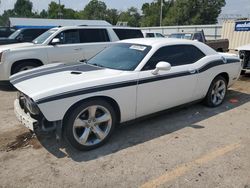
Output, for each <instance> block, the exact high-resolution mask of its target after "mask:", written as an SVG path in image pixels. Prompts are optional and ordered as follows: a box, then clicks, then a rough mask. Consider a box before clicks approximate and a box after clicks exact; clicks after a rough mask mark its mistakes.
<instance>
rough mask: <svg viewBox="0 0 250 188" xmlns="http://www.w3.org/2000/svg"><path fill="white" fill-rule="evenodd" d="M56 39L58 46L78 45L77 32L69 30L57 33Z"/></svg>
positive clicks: (76, 30)
mask: <svg viewBox="0 0 250 188" xmlns="http://www.w3.org/2000/svg"><path fill="white" fill-rule="evenodd" d="M56 38H59V39H60V44H75V43H80V37H79V30H78V29H71V30H67V31H63V32H61V33H59V34H58V35H57V36H56Z"/></svg>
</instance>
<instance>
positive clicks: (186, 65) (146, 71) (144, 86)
mask: <svg viewBox="0 0 250 188" xmlns="http://www.w3.org/2000/svg"><path fill="white" fill-rule="evenodd" d="M204 56H205V55H204V54H203V53H202V52H201V51H200V50H199V49H197V48H196V47H194V46H192V45H173V46H165V47H162V48H160V49H159V50H158V51H156V52H155V54H154V55H153V56H152V57H151V58H150V60H149V61H148V62H147V63H146V65H145V66H144V67H143V69H142V70H141V72H140V73H139V81H138V92H137V117H140V116H144V115H147V114H151V113H153V112H157V111H161V110H164V109H168V108H172V107H174V106H178V105H181V104H185V103H188V102H190V101H192V100H193V93H194V91H195V87H196V84H197V74H196V73H197V71H196V70H195V69H194V63H195V62H196V61H198V60H199V59H201V58H202V57H204ZM160 61H165V62H168V63H170V64H171V69H170V70H169V71H159V73H158V74H157V75H153V74H152V70H154V69H155V67H156V64H157V63H158V62H160Z"/></svg>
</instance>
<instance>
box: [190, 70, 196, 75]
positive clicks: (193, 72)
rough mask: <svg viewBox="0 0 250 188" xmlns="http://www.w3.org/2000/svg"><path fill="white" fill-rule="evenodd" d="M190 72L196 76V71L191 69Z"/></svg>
mask: <svg viewBox="0 0 250 188" xmlns="http://www.w3.org/2000/svg"><path fill="white" fill-rule="evenodd" d="M188 71H189V72H190V74H195V73H196V69H189V70H188Z"/></svg>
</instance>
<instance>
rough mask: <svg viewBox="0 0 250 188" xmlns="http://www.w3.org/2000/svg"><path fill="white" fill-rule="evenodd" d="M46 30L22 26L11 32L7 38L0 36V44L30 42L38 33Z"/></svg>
mask: <svg viewBox="0 0 250 188" xmlns="http://www.w3.org/2000/svg"><path fill="white" fill-rule="evenodd" d="M45 31H48V29H46V28H22V29H18V30H17V31H15V32H14V33H12V34H11V35H10V36H9V37H8V38H0V45H4V44H13V43H20V42H31V41H33V40H34V39H35V38H37V37H38V36H39V35H41V34H43V33H44V32H45Z"/></svg>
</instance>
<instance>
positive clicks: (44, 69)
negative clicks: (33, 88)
mask: <svg viewBox="0 0 250 188" xmlns="http://www.w3.org/2000/svg"><path fill="white" fill-rule="evenodd" d="M79 65H81V64H80V63H79V62H77V63H69V64H64V63H59V64H58V65H56V66H55V65H54V66H49V67H48V65H44V66H41V67H38V68H35V69H32V71H31V72H30V74H35V73H40V72H46V71H49V70H60V69H62V68H65V67H72V66H79ZM26 75H27V73H26V72H19V73H18V74H14V75H13V76H11V80H15V79H19V78H21V77H23V76H26Z"/></svg>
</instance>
